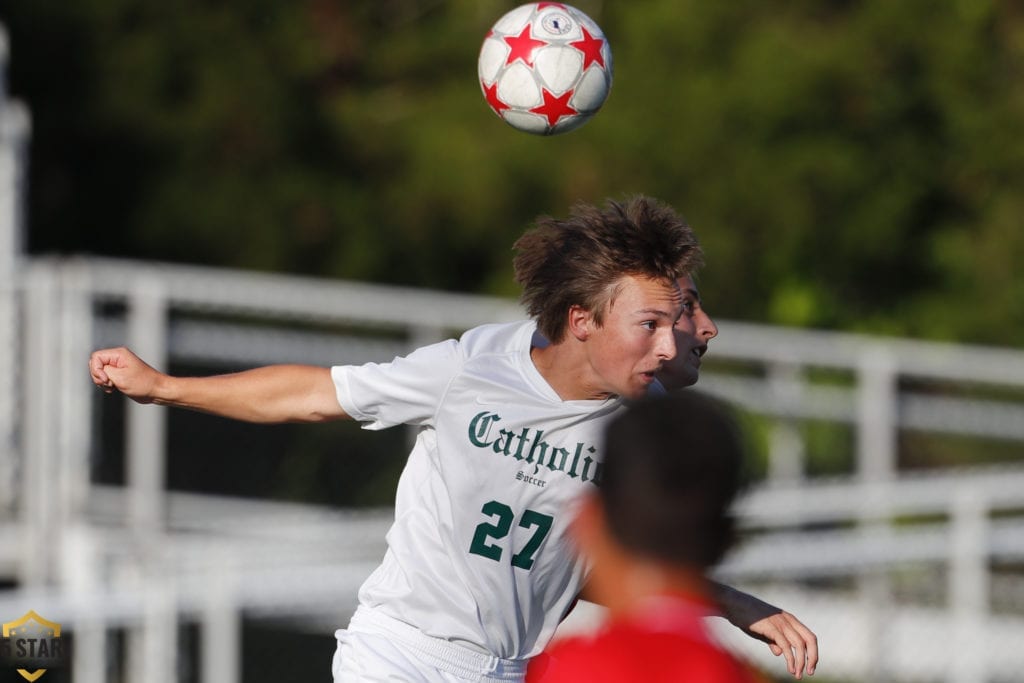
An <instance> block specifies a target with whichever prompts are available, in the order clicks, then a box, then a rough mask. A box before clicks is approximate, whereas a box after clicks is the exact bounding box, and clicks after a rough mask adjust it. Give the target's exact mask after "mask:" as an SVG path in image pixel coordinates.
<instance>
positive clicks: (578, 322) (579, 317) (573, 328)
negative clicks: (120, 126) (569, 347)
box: [568, 304, 594, 341]
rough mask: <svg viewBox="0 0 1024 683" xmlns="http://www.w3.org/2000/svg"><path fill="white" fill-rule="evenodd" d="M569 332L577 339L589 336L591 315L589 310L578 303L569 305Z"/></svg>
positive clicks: (584, 339)
mask: <svg viewBox="0 0 1024 683" xmlns="http://www.w3.org/2000/svg"><path fill="white" fill-rule="evenodd" d="M568 315H569V325H568V330H569V334H570V335H572V336H573V337H574V338H575V339H577V340H579V341H586V339H587V337H589V336H590V330H591V327H592V324H591V323H592V322H593V319H594V317H593V315H591V313H590V311H588V310H587V309H585V308H583V307H582V306H580V305H579V304H573V305H572V306H570V307H569V314H568Z"/></svg>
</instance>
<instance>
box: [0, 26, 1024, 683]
mask: <svg viewBox="0 0 1024 683" xmlns="http://www.w3.org/2000/svg"><path fill="white" fill-rule="evenodd" d="M5 59H6V42H5V40H4V38H3V35H2V33H0V74H2V72H3V69H2V66H3V63H4V62H5ZM29 135H30V125H29V117H28V113H27V110H26V108H25V107H24V106H22V105H21V104H19V103H17V102H13V101H11V100H9V99H8V98H7V97H6V90H5V89H4V88H3V83H2V82H0V621H4V620H6V619H8V618H13V617H16V616H19V615H21V614H23V613H25V612H26V611H27V610H29V609H32V610H34V611H36V612H38V613H40V614H44V615H47V616H48V617H50V618H52V619H54V620H56V621H59V622H61V623H62V624H64V626H65V628H66V629H67V631H68V632H69V633H71V634H73V636H74V639H75V647H74V648H73V653H72V659H71V661H70V662H69V667H70V668H71V671H72V674H73V677H74V680H75V682H76V683H100V682H102V681H108V680H126V681H146V682H147V683H162V682H164V681H167V682H169V681H172V680H178V676H179V674H178V673H176V667H175V660H176V658H177V657H178V653H179V650H180V648H181V647H182V643H181V641H180V638H181V636H180V629H179V626H180V625H181V624H184V623H187V624H193V625H195V626H196V627H197V629H198V633H199V643H200V645H199V647H200V649H201V651H202V653H203V656H202V658H201V666H200V667H199V670H198V672H197V675H196V678H197V679H198V680H201V681H202V682H203V683H213V682H214V681H216V683H233V682H235V681H239V680H241V670H242V667H241V662H240V657H241V655H240V652H241V640H242V638H243V635H242V629H241V624H242V623H243V621H244V620H245V619H251V618H258V617H260V616H274V617H286V618H288V619H292V620H295V621H297V622H299V621H301V622H302V623H304V624H305V625H306V626H305V627H306V628H310V625H311V624H315V625H318V627H322V628H323V629H324V630H325V631H326V632H328V633H329V632H330V630H329V629H330V628H331V627H332V626H340V625H342V624H343V622H344V620H345V618H346V617H347V614H348V613H349V612H350V611H351V609H352V608H353V606H354V600H355V591H356V588H357V586H358V585H359V584H360V583H361V581H362V580H363V578H364V577H365V576H366V575H367V574H368V573H369V571H370V570H371V569H372V568H373V567H374V566H375V564H376V562H377V560H378V559H379V557H380V556H381V554H382V552H383V550H384V534H385V532H386V530H387V527H388V524H389V517H390V511H389V510H387V509H338V508H328V507H322V506H316V505H311V504H303V503H282V502H277V501H269V500H253V499H241V498H230V497H226V496H216V495H200V494H196V493H186V492H181V491H171V490H168V487H167V485H166V481H165V480H164V472H165V464H166V459H167V457H168V453H167V450H168V449H167V412H168V411H167V410H166V409H163V408H155V407H151V406H139V405H135V404H130V403H129V404H128V405H127V406H126V407H125V417H124V434H125V436H124V458H125V461H126V463H127V467H126V471H127V475H126V478H125V481H124V484H123V485H111V484H100V483H98V482H97V481H96V480H95V476H94V472H93V469H92V466H91V462H92V460H93V459H94V457H95V454H96V451H97V450H102V449H105V448H108V447H109V444H105V443H103V441H102V439H101V437H100V434H99V430H98V429H97V426H96V425H97V415H98V414H99V413H100V412H102V411H103V410H104V409H105V408H104V405H105V404H104V403H102V400H101V395H100V393H99V392H97V391H96V390H95V388H94V387H92V385H91V383H90V382H89V378H88V374H87V372H86V359H87V357H88V355H89V352H90V351H91V350H92V349H93V348H97V347H101V346H106V345H111V344H122V343H123V344H127V345H129V346H131V347H133V348H134V349H135V350H136V351H137V352H138V353H139V354H140V355H141V356H142V357H144V358H146V359H147V360H149V361H151V362H153V364H154V365H156V366H157V367H164V368H166V367H168V366H169V365H170V364H172V363H182V362H190V363H206V364H211V365H217V364H232V365H257V364H263V363H271V362H280V361H287V362H303V363H315V364H322V365H324V364H336V363H361V362H365V361H379V360H388V359H390V358H392V357H393V356H395V355H396V354H400V353H404V352H406V351H408V350H410V349H412V348H415V347H416V346H419V345H421V344H423V343H426V342H430V341H434V340H438V339H442V338H445V337H447V336H450V335H453V334H457V333H458V332H460V331H461V330H464V329H466V328H469V327H471V326H473V325H476V324H479V323H483V322H493V321H500V320H512V319H517V318H520V317H521V316H522V311H521V309H520V307H519V306H518V305H517V304H516V303H515V302H513V301H508V300H504V299H496V298H488V297H481V296H470V295H458V294H452V293H443V292H431V291H424V290H417V289H408V288H398V287H387V286H378V285H368V284H364V283H355V282H339V281H324V280H317V279H311V278H301V277H294V276H285V275H272V274H260V273H251V272H239V271H227V270H218V269H210V268H199V267H191V266H182V265H172V264H162V263H140V262H132V261H123V260H113V259H102V258H91V257H90V258H84V257H82V258H41V257H29V256H28V255H26V254H25V251H24V248H23V244H24V239H23V238H24V235H25V230H26V226H25V218H24V211H23V206H24V193H25V177H26V176H25V163H24V159H25V150H26V149H27V145H28V139H29ZM718 322H719V327H720V335H719V337H718V338H717V339H716V340H715V341H714V342H713V343H712V346H711V352H710V353H709V354H708V356H707V358H706V361H705V370H704V371H703V375H702V379H701V381H700V383H699V385H698V390H700V391H705V392H708V393H710V394H712V395H715V396H718V397H719V398H721V399H724V400H725V401H727V402H729V403H730V404H732V405H734V406H735V407H736V409H737V411H738V412H739V413H740V414H741V415H743V416H745V419H746V420H747V421H746V422H745V423H744V424H747V425H749V426H750V427H751V429H752V430H756V431H757V433H758V435H759V438H760V442H759V443H761V444H762V446H763V449H762V450H763V451H764V452H765V454H766V457H765V464H764V465H763V467H762V473H761V476H760V478H759V479H758V480H757V481H756V482H755V483H754V484H753V485H752V487H751V488H750V489H749V491H747V493H746V494H745V495H744V497H743V499H742V500H741V501H740V503H739V505H738V507H737V514H738V517H739V519H740V521H741V528H742V531H743V534H742V539H741V543H740V544H739V546H738V547H737V548H736V550H735V551H734V552H733V553H732V554H731V555H730V556H729V557H728V558H727V560H726V561H725V563H724V564H723V565H722V566H721V567H720V568H719V574H720V577H721V578H722V579H723V580H725V581H727V582H730V583H732V584H734V585H737V586H739V587H741V588H745V589H749V590H750V591H751V592H754V593H755V594H757V595H759V596H761V597H764V598H765V599H767V600H769V601H771V602H774V603H776V604H780V605H782V606H784V607H785V608H787V609H788V610H789V611H791V612H793V613H794V614H797V615H798V616H799V617H800V618H801V619H802V620H803V621H805V622H806V623H807V624H809V625H810V626H811V627H812V628H813V629H814V630H815V631H816V632H817V633H818V634H819V637H820V642H821V651H822V663H821V665H820V668H819V674H818V675H817V676H816V678H817V679H825V680H834V681H836V680H849V681H863V680H874V681H886V680H889V681H948V682H950V683H996V682H1004V681H1005V682H1009V681H1014V680H1020V673H1019V672H1020V671H1022V670H1024V648H1021V647H1020V644H1021V643H1024V352H1022V351H1021V350H1018V349H1005V348H990V347H979V346H963V345H953V344H941V343H934V342H921V341H913V340H907V339H895V338H882V337H872V336H864V335H854V334H841V333H831V332H829V333H826V332H814V331H797V330H790V329H780V328H773V327H767V326H760V325H752V324H747V323H741V322H737V321H718ZM820 425H827V426H830V427H831V428H833V429H834V430H835V432H836V433H837V434H840V435H841V437H842V441H841V442H840V443H839V445H838V446H837V447H838V448H841V449H843V450H844V451H848V452H849V454H850V457H849V462H848V464H847V465H846V466H844V467H840V468H838V469H831V470H828V471H825V472H817V471H815V466H812V463H815V462H817V461H818V457H819V456H820V453H819V452H818V451H816V450H815V449H816V448H820V445H816V442H815V441H814V440H813V439H810V438H808V430H809V429H810V428H811V427H814V426H820ZM922 436H923V437H926V439H927V440H926V445H925V446H924V447H922V446H918V448H927V447H929V444H930V445H931V446H933V447H934V445H935V444H940V445H942V444H947V443H953V442H955V443H956V445H957V447H958V448H959V450H960V451H961V452H966V453H968V454H972V456H971V457H968V458H967V459H961V460H960V461H958V464H957V465H955V466H938V465H936V466H931V467H912V466H909V465H908V462H907V458H906V457H905V455H906V454H905V449H906V443H907V441H908V439H910V438H914V437H922ZM829 443H834V442H829ZM994 444H995V445H997V446H998V448H993V445H994ZM990 450H996V451H998V452H999V453H1001V454H1003V455H1002V456H1001V457H999V458H990V457H988V455H987V454H988V452H989V451H990ZM974 456H976V457H974ZM597 616H599V612H598V611H597V610H595V609H593V608H588V609H583V610H580V612H579V614H577V615H575V616H574V617H573V620H572V621H571V622H570V624H568V625H567V629H575V628H586V627H588V625H589V624H590V623H591V620H592V619H594V618H597ZM118 633H125V634H126V635H125V636H124V638H125V644H124V646H123V647H115V646H114V641H115V634H118ZM722 635H723V638H724V639H726V641H727V642H729V643H730V644H732V645H734V646H735V647H736V648H738V649H739V650H741V651H743V652H744V653H747V654H749V656H750V657H752V658H753V659H754V660H755V661H757V662H758V663H759V664H763V665H764V666H765V669H766V670H769V671H773V672H781V671H782V667H781V666H780V665H779V664H778V663H777V662H775V661H769V660H771V659H772V658H771V657H770V655H769V654H768V651H767V649H766V648H764V646H763V645H761V644H759V643H755V642H754V641H752V640H750V639H748V638H746V637H745V636H742V635H737V632H736V631H735V630H734V629H731V628H725V629H722ZM122 656H123V660H124V662H123V664H121V665H120V666H118V667H112V666H111V664H110V660H111V659H112V658H115V657H122ZM327 666H329V663H328V662H325V663H324V670H325V671H326V670H327ZM112 670H116V671H117V672H118V673H117V676H118V677H114V674H112V673H111V672H112Z"/></svg>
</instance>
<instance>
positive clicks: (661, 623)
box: [526, 598, 763, 683]
mask: <svg viewBox="0 0 1024 683" xmlns="http://www.w3.org/2000/svg"><path fill="white" fill-rule="evenodd" d="M706 614H707V610H706V609H705V608H703V607H702V606H701V605H699V604H696V603H694V602H690V601H686V600H682V599H679V598H660V599H658V600H657V601H656V602H655V603H653V604H652V605H650V606H649V607H648V608H646V609H644V610H641V611H639V612H638V613H637V614H636V615H633V616H630V617H629V618H627V619H616V620H613V621H611V622H609V623H608V624H607V625H605V626H604V627H603V628H602V629H601V630H600V631H598V632H597V633H596V634H593V635H588V636H580V637H572V638H567V639H565V640H563V641H560V642H558V643H556V644H555V645H553V646H552V647H551V649H550V650H549V651H548V653H546V654H545V655H541V656H540V657H537V658H535V659H534V661H531V662H530V667H529V669H528V671H527V675H526V683H605V682H607V683H626V682H629V681H637V682H638V683H669V682H670V681H671V682H676V681H683V682H685V683H763V679H762V678H761V677H760V676H759V675H758V674H756V673H755V672H754V670H752V669H751V668H749V667H748V666H747V665H745V664H743V663H742V662H741V661H740V660H738V659H737V658H736V657H735V656H734V655H732V654H731V653H729V652H728V651H727V650H725V649H723V648H722V647H721V646H720V645H718V644H717V643H716V642H715V641H714V639H713V638H712V636H711V634H710V633H709V632H708V630H707V626H706V625H705V624H704V619H703V617H704V616H705V615H706Z"/></svg>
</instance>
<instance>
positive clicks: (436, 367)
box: [331, 339, 462, 429]
mask: <svg viewBox="0 0 1024 683" xmlns="http://www.w3.org/2000/svg"><path fill="white" fill-rule="evenodd" d="M461 365H462V353H461V350H460V347H459V344H458V342H456V341H455V340H453V339H449V340H446V341H443V342H439V343H437V344H431V345H429V346H424V347H421V348H419V349H416V350H415V351H413V352H412V353H410V354H409V355H408V356H402V357H399V358H395V359H394V360H393V361H391V362H390V363H367V364H365V365H335V366H334V367H332V368H331V378H332V379H333V380H334V389H335V392H336V394H337V397H338V403H339V404H340V405H341V407H342V408H343V409H344V410H345V412H346V413H348V415H349V416H350V417H352V418H353V419H354V420H356V421H358V422H361V423H362V424H363V427H364V428H366V429H384V428H386V427H393V426H395V425H400V424H411V425H428V424H431V423H432V421H433V417H434V415H435V414H436V412H437V408H438V406H439V405H440V403H441V399H442V398H443V396H444V392H445V390H446V389H447V387H448V384H449V383H450V382H451V380H452V378H453V377H454V376H455V374H456V373H457V372H458V369H459V368H460V367H461Z"/></svg>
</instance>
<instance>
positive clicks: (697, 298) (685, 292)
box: [681, 287, 700, 301]
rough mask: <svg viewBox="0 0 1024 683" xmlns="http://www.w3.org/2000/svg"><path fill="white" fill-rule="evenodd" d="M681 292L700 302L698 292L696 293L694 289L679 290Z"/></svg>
mask: <svg viewBox="0 0 1024 683" xmlns="http://www.w3.org/2000/svg"><path fill="white" fill-rule="evenodd" d="M681 291H682V292H683V294H689V295H690V296H692V297H693V298H694V299H696V300H697V301H700V292H698V291H697V290H696V289H695V288H693V287H687V288H686V289H684V290H681Z"/></svg>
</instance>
